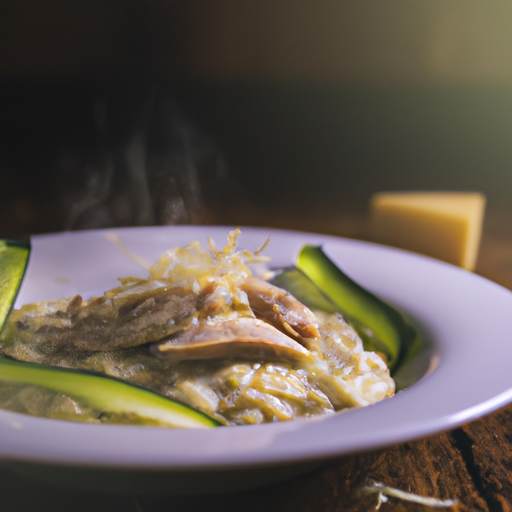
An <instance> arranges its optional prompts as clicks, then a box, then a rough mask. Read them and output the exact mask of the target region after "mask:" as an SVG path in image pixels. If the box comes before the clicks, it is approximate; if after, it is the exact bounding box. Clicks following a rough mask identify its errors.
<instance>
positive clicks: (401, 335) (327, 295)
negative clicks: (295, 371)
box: [274, 245, 416, 370]
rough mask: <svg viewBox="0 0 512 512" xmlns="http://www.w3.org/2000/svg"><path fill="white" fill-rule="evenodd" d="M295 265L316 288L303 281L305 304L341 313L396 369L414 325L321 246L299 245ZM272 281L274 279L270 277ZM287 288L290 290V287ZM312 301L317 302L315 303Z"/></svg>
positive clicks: (370, 346) (371, 346) (412, 333)
mask: <svg viewBox="0 0 512 512" xmlns="http://www.w3.org/2000/svg"><path fill="white" fill-rule="evenodd" d="M295 266H296V268H297V269H298V270H300V271H301V272H302V273H303V274H304V276H306V277H307V278H308V280H309V281H310V283H311V284H313V285H314V287H316V288H317V290H318V292H317V293H312V291H311V290H312V288H311V286H310V285H307V288H304V290H305V295H307V296H309V297H310V299H309V300H308V299H305V298H304V296H301V297H300V298H299V297H297V298H298V299H299V300H301V299H302V300H305V303H306V306H309V307H313V308H315V307H317V308H318V309H322V310H324V311H327V312H333V310H334V311H338V312H340V313H342V314H343V315H344V316H345V317H346V320H347V321H348V322H349V323H351V324H352V326H353V327H354V329H355V330H356V331H357V332H358V334H359V335H360V336H361V338H362V339H363V342H364V343H365V348H366V349H367V350H376V351H379V352H383V353H384V354H385V355H386V358H387V364H388V367H389V368H390V370H394V369H396V367H397V365H398V363H399V361H400V359H401V358H402V357H403V355H404V354H405V352H406V351H407V349H408V347H409V346H410V344H411V342H412V341H413V339H414V338H415V337H416V333H415V330H414V328H413V327H412V326H411V325H410V324H409V323H408V322H407V321H406V320H405V318H404V317H403V315H402V314H401V313H400V312H399V311H398V310H397V309H395V308H394V307H392V306H390V305H389V304H387V303H386V302H384V301H382V300H381V299H379V298H378V297H376V296H375V295H373V294H372V293H370V292H369V291H368V290H366V289H364V288H363V287H361V286H360V285H359V284H357V283H356V282H355V281H353V280H352V279H351V278H350V277H348V276H347V275H346V274H345V273H344V272H342V271H341V270H340V269H339V268H338V267H337V266H336V265H335V264H334V263H333V262H332V261H331V260H330V259H329V258H328V257H327V255H326V254H325V253H324V251H323V250H322V248H321V247H318V246H314V245H305V246H303V247H302V249H301V251H300V253H299V255H298V257H297V261H296V263H295ZM303 283H304V281H303ZM274 284H277V283H276V282H275V281H274ZM278 286H279V285H278ZM304 286H305V285H304ZM282 287H283V288H285V286H282ZM306 290H309V291H306ZM288 291H290V293H292V295H293V294H294V292H293V291H291V290H288ZM322 296H323V297H322ZM320 297H322V299H320ZM326 300H327V301H328V304H329V305H328V306H326V302H325V301H326ZM315 303H316V304H318V305H317V306H315V305H314V304H315ZM322 304H323V306H322ZM327 307H328V308H329V309H327Z"/></svg>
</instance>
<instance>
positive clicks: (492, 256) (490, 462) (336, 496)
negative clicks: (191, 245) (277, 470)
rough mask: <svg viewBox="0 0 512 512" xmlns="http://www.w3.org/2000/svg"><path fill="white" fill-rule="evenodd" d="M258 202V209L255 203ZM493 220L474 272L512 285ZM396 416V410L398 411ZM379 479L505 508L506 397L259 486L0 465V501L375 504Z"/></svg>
mask: <svg viewBox="0 0 512 512" xmlns="http://www.w3.org/2000/svg"><path fill="white" fill-rule="evenodd" d="M265 210H266V212H267V213H266V214H262V211H265ZM215 220H216V223H218V224H249V225H268V226H273V227H282V228H296V229H303V230H311V231H322V232H326V233H331V234H336V235H343V236H349V237H354V238H362V239H364V238H366V234H365V233H366V232H365V218H364V214H363V213H361V212H353V213H350V212H349V213H345V214H343V215H340V216H339V217H336V216H334V217H332V218H331V219H330V220H329V222H328V223H326V222H325V218H324V219H315V218H314V217H311V216H307V218H306V216H305V215H304V214H302V215H301V214H300V213H299V212H290V211H288V212H281V213H280V212H277V211H271V212H269V209H268V208H266V209H263V210H262V208H261V205H260V206H258V205H255V206H254V207H253V208H251V207H250V206H249V205H247V204H244V206H243V208H241V207H238V206H236V205H233V208H232V209H228V208H225V209H224V210H223V212H222V214H221V215H217V217H216V219H215ZM506 232H508V226H507V225H506V223H504V221H503V220H502V219H501V220H500V219H498V220H496V219H492V218H491V219H490V221H488V223H487V224H486V229H485V230H484V236H483V240H482V246H481V253H480V258H479V264H478V268H477V272H478V273H479V274H481V275H483V276H486V277H487V278H489V279H492V280H494V281H496V282H498V283H500V284H502V285H504V286H506V287H508V288H511V289H512V238H508V237H507V236H506V234H505V235H504V233H506ZM397 421H399V418H398V419H397ZM375 482H380V483H383V484H386V485H388V486H391V487H394V488H397V489H400V490H403V491H408V492H410V493H414V494H416V495H422V496H427V497H432V498H438V499H442V500H446V499H457V500H459V504H458V505H457V506H452V507H447V508H446V507H445V508H444V509H443V510H458V511H471V512H473V511H485V512H494V511H504V512H508V511H510V510H512V406H509V407H505V408H504V409H502V410H500V411H497V412H495V413H493V414H490V415H488V416H486V417H484V418H481V419H479V420H477V421H474V422H472V423H470V424H467V425H464V426H462V427H460V428H457V429H455V430H453V431H450V432H444V433H440V434H438V435H434V436H431V437H428V438H425V439H420V440H417V441H414V442H409V443H405V444H401V445H399V446H393V447H390V448H387V449H384V450H379V451H372V452H368V453H362V454H358V455H353V456H349V457H343V458H339V459H335V460H330V461H327V462H325V463H324V464H323V465H321V466H320V467H319V468H317V469H316V470H314V471H312V472H311V473H309V474H306V475H303V476H301V477H299V478H295V479H293V480H291V481H288V482H285V483H280V484H278V485H273V486H270V487H266V488H261V489H256V490H252V491H247V492H241V493H230V494H221V495H213V496H185V497H172V496H156V497H155V496H131V495H106V494H96V493H90V492H84V491H77V490H74V489H70V488H64V487H59V486H52V485H48V484H46V483H41V482H38V481H35V480H32V479H29V478H26V477H21V476H18V475H16V474H13V473H11V472H9V471H7V470H5V469H4V470H1V469H0V509H1V510H2V511H6V512H22V511H23V512H25V511H27V510H31V511H39V510H41V511H46V510H48V511H50V510H51V511H52V512H61V511H69V510H75V511H78V512H93V511H94V512H103V511H105V512H107V511H108V512H118V511H119V512H121V511H123V512H164V511H165V512H167V511H184V512H193V511H204V510H222V511H223V512H231V511H233V512H234V511H242V510H243V511H244V512H251V511H261V510H265V511H274V510H275V511H277V510H279V511H280V512H319V511H325V512H330V511H333V512H334V511H349V512H366V511H370V510H376V509H377V506H378V496H377V494H376V493H374V494H364V493H363V492H362V491H363V489H364V488H365V487H366V486H368V485H369V484H372V483H375ZM380 510H382V511H388V510H389V511H397V512H398V511H413V512H414V511H426V510H433V509H432V507H429V506H425V505H419V504H412V503H410V502H407V501H403V500H401V499H398V498H394V497H390V498H389V499H388V500H387V501H386V502H383V503H381V506H380Z"/></svg>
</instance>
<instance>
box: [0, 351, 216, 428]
mask: <svg viewBox="0 0 512 512" xmlns="http://www.w3.org/2000/svg"><path fill="white" fill-rule="evenodd" d="M0 380H2V381H10V382H19V383H23V384H32V385H36V386H42V387H45V388H48V389H51V390H53V391H57V392H59V393H63V394H65V395H67V396H69V397H71V398H76V399H78V400H83V401H84V402H85V403H86V404H87V405H89V406H91V407H94V408H95V409H98V410H100V411H104V412H106V413H109V414H118V415H122V416H125V417H128V418H129V417H134V418H136V419H137V420H138V421H139V422H140V423H142V424H143V423H144V421H147V422H148V423H150V424H152V425H155V424H156V425H161V426H166V427H175V428H198V427H216V426H218V425H219V423H218V422H217V421H216V420H214V419H212V418H210V417H209V416H207V415H206V414H203V413H202V412H200V411H197V410H195V409H192V408H190V407H188V406H186V405H183V404H180V403H178V402H175V401H173V400H170V399H168V398H165V397H163V396H160V395H158V394H156V393H153V392H152V391H148V390H146V389H144V388H141V387H138V386H135V385H132V384H129V383H126V382H123V381H120V380H117V379H114V378H111V377H108V376H99V375H96V374H92V373H88V372H83V371H80V370H70V369H65V368H60V367H56V366H49V365H43V364H37V363H26V362H19V361H13V360H11V359H6V358H3V357H0Z"/></svg>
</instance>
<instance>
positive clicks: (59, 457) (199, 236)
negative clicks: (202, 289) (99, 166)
mask: <svg viewBox="0 0 512 512" xmlns="http://www.w3.org/2000/svg"><path fill="white" fill-rule="evenodd" d="M228 231H229V228H226V227H188V226H187V227H150V228H128V229H120V230H115V231H89V232H75V233H62V234H55V235H44V236H35V237H33V238H32V253H31V257H30V261H29V266H28V269H27V273H26V276H25V279H24V281H23V284H22V287H21V290H20V293H19V295H18V299H17V306H19V305H21V304H24V303H27V302H32V301H37V300H43V299H52V298H57V297H62V296H70V295H73V294H76V293H81V294H82V295H83V296H84V297H87V296H89V295H94V294H97V293H101V292H103V291H104V290H106V289H108V288H111V287H113V286H115V285H116V284H117V281H116V278H117V277H118V276H128V275H138V276H145V275H146V272H145V271H144V270H143V269H142V268H141V267H140V266H138V265H137V264H136V263H135V262H134V261H132V260H131V259H129V258H127V257H126V256H125V255H124V254H123V253H122V252H121V251H120V250H119V249H118V248H117V247H116V246H115V245H114V244H112V243H111V242H110V241H109V240H108V239H107V237H106V234H107V233H111V232H115V233H116V234H117V235H118V237H119V239H120V240H121V242H122V243H123V244H124V245H125V246H126V247H127V248H128V249H129V250H130V251H132V252H133V253H135V254H137V255H139V256H140V257H142V258H144V259H146V260H148V261H149V262H153V261H155V260H156V259H157V258H158V257H159V256H160V255H161V253H163V252H164V251H165V250H166V249H168V248H171V247H175V246H182V245H186V244H187V243H189V242H191V241H192V240H199V241H200V242H201V243H202V244H205V243H206V239H207V237H208V236H212V238H213V239H214V240H215V241H216V243H217V245H218V246H219V247H222V246H223V245H224V244H225V241H226V235H227V233H228ZM267 235H270V237H271V243H270V245H269V246H268V248H267V250H266V254H267V255H269V256H272V265H273V266H276V267H280V266H286V265H290V264H291V263H292V262H293V259H294V257H295V255H296V253H297V251H298V249H299V247H300V246H301V245H302V244H305V243H313V244H322V245H323V246H324V249H325V250H326V252H327V253H328V254H329V255H330V256H331V257H332V259H333V260H334V261H335V262H336V263H337V264H338V265H339V266H340V267H341V268H342V269H343V270H344V271H345V272H346V273H348V274H349V275H350V276H352V277H353V278H354V279H355V280H356V281H358V282H359V283H360V284H361V285H363V286H365V287H367V288H368V289H370V290H371V291H373V292H374V293H375V294H377V295H379V296H381V297H382V298H384V299H386V300H388V301H389V302H391V303H393V304H394V305H396V306H398V307H399V308H401V309H403V310H404V311H405V312H406V313H407V314H408V315H410V316H411V317H412V318H413V319H414V320H415V321H416V322H417V324H418V325H419V326H420V327H421V328H423V330H424V333H425V334H426V336H427V337H428V339H430V340H431V342H432V346H431V350H430V351H429V352H428V354H427V355H428V358H427V362H428V364H429V370H428V372H427V374H426V375H425V376H424V377H423V378H421V379H420V380H419V381H418V382H416V383H415V384H413V385H412V386H411V387H410V388H409V389H407V390H405V391H403V392H401V393H399V394H397V395H396V396H394V397H393V398H390V399H387V400H384V401H382V402H380V403H377V404H374V405H371V406H367V407H364V408H360V409H354V410H350V411H347V412H343V413H339V414H336V415H333V416H329V417H325V418H322V419H318V420H297V421H292V422H284V423H275V424H267V425H259V426H244V427H226V428H218V429H212V430H172V429H159V428H150V427H135V426H112V425H90V424H80V423H72V422H66V421H56V420H49V419H43V418H35V417H30V416H25V415H21V414H15V413H11V412H7V411H0V432H1V433H0V459H1V460H3V461H5V463H6V464H8V465H9V466H10V467H13V468H14V469H16V470H17V471H23V472H28V473H31V474H37V475H38V476H39V477H43V478H48V479H53V480H55V479H57V480H59V481H68V482H69V481H74V482H75V483H76V482H77V478H79V479H81V483H82V484H83V485H86V486H89V487H94V488H102V489H105V488H116V489H118V490H119V489H120V488H122V487H123V485H121V484H119V482H120V481H121V480H119V478H121V479H122V482H124V484H125V486H126V485H127V486H128V487H130V490H132V491H133V490H137V491H162V492H210V491H212V490H230V489H237V488H243V487H250V486H255V485H260V484H263V483H268V482H271V481H275V480H278V479H282V478H286V477H289V476H291V475H293V474H295V473H297V472H300V471H303V470H305V469H307V468H308V467H310V465H312V464H315V463H318V461H322V460H325V459H327V458H331V457H337V456H341V455H345V454H349V453H354V452H358V451H362V450H370V449H375V448H380V447H383V446H386V445H390V444H394V443H401V442H405V441H409V440H412V439H414V438H418V437H423V436H427V435H430V434H433V433H435V432H439V431H442V430H447V429H451V428H454V427H456V426H459V425H461V424H462V423H464V422H467V421H470V420H472V419H475V418H477V417H479V416H481V415H483V414H486V413H488V412H490V411H493V410H495V409H497V408H499V407H500V406H502V405H505V404H506V403H508V402H509V401H510V400H511V399H512V372H511V371H510V361H512V330H511V328H510V315H511V313H510V312H511V311H512V293H510V292H509V291H507V290H506V289H504V288H502V287H500V286H498V285H496V284H494V283H492V282H490V281H487V280H485V279H483V278H481V277H479V276H476V275H474V274H471V273H469V272H466V271H464V270H461V269H459V268H456V267H453V266H451V265H448V264H445V263H442V262H439V261H436V260H433V259H430V258H426V257H422V256H418V255H415V254H412V253H408V252H404V251H399V250H396V249H392V248H388V247H383V246H379V245H374V244H370V243H365V242H360V241H355V240H347V239H342V238H336V237H330V236H324V235H316V234H310V233H300V232H290V231H278V230H269V229H254V228H243V229H242V235H241V237H240V241H239V247H241V248H244V249H253V250H254V249H256V248H257V247H259V246H260V245H261V244H262V243H263V241H264V240H265V237H266V236H267ZM423 362H424V360H423ZM412 371H415V372H420V373H423V372H424V368H423V369H422V368H421V365H420V366H418V367H416V368H414V367H413V369H412ZM419 376H420V375H419V374H418V375H417V377H419ZM144 475H146V476H147V475H149V476H150V478H144V477H143V476H144ZM131 476H133V477H134V478H130V477H131ZM134 482H135V483H136V484H137V487H136V488H133V487H131V486H132V485H134ZM118 484H119V485H118Z"/></svg>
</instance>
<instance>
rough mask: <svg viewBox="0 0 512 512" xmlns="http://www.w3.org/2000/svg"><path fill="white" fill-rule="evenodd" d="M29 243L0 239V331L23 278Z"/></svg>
mask: <svg viewBox="0 0 512 512" xmlns="http://www.w3.org/2000/svg"><path fill="white" fill-rule="evenodd" d="M29 254H30V243H29V242H24V241H12V240H0V332H1V331H2V327H3V325H4V323H5V320H6V318H7V315H8V314H9V311H10V310H11V307H12V305H13V304H14V300H15V299H16V294H17V293H18V289H19V287H20V284H21V280H22V279H23V274H24V273H25V268H26V266H27V262H28V257H29Z"/></svg>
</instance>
